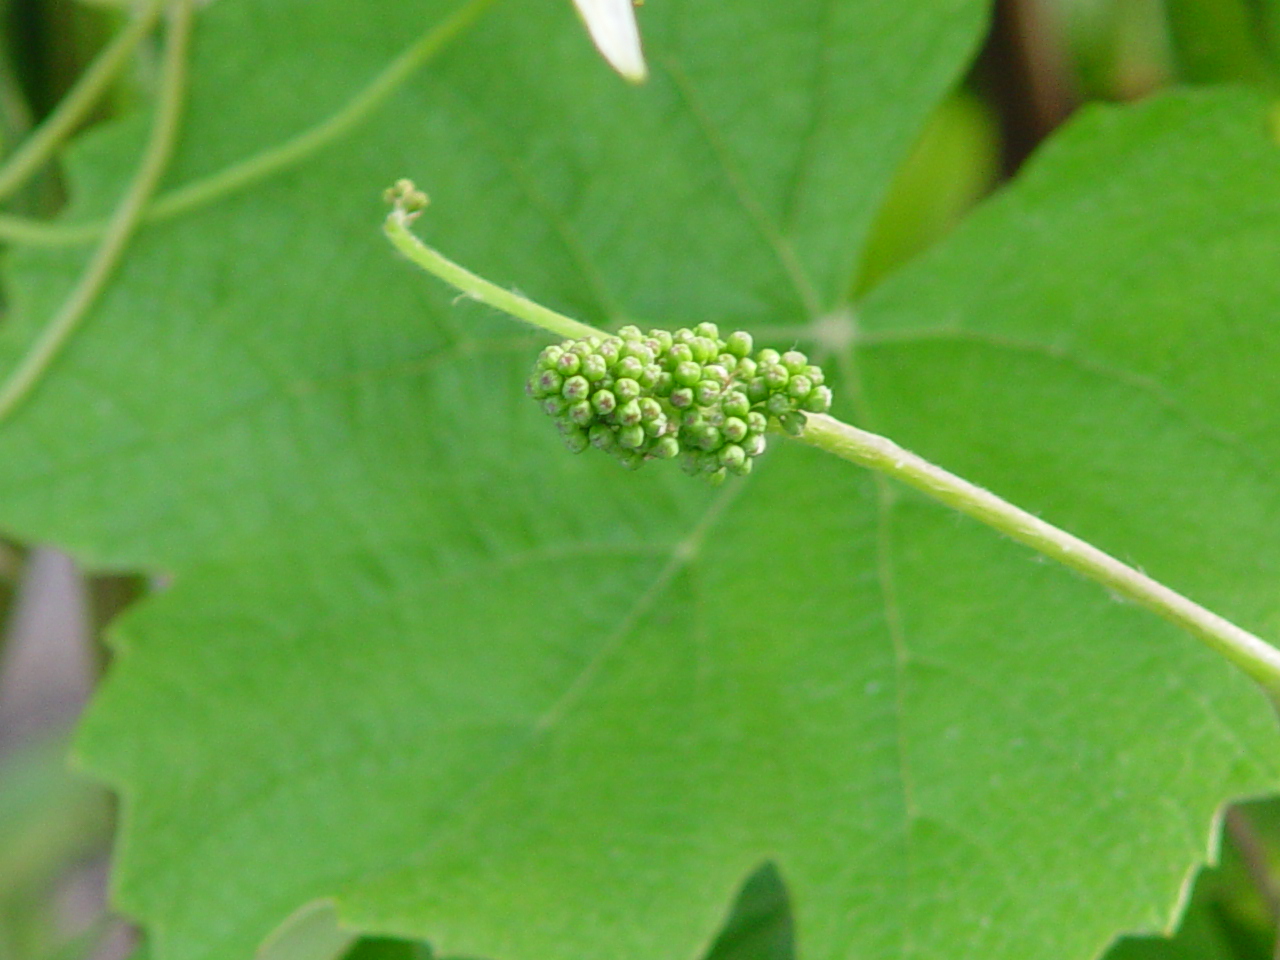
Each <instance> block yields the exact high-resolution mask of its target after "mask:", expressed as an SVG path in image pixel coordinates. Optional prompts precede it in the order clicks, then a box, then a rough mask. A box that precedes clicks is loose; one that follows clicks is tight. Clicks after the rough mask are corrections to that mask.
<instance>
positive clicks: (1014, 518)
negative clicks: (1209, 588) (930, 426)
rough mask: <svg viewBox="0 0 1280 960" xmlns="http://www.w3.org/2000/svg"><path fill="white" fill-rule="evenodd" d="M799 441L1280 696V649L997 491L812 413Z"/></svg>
mask: <svg viewBox="0 0 1280 960" xmlns="http://www.w3.org/2000/svg"><path fill="white" fill-rule="evenodd" d="M799 439H800V440H801V441H802V442H804V443H807V444H809V445H811V446H814V447H817V448H818V449H819V450H825V451H827V452H828V453H833V454H835V455H836V456H837V457H841V458H843V459H845V460H849V461H850V462H852V463H856V464H858V465H860V466H863V467H868V468H870V469H872V470H877V471H879V472H880V473H883V474H885V475H886V476H890V477H892V478H894V479H895V480H900V481H901V482H903V483H905V484H907V485H908V486H911V487H914V488H915V489H917V490H919V491H921V492H922V493H924V494H926V495H927V496H929V497H932V498H933V499H934V500H937V501H940V502H941V503H944V504H946V505H947V506H949V507H952V508H953V509H955V510H958V511H960V512H961V513H964V514H967V515H968V516H970V517H973V518H974V519H975V520H979V521H981V522H982V523H985V524H986V525H987V526H989V527H993V528H994V529H996V530H999V531H1000V532H1001V533H1003V534H1005V535H1006V536H1008V537H1011V538H1012V539H1014V540H1017V541H1018V542H1019V543H1023V544H1026V545H1027V546H1029V547H1031V548H1032V549H1034V550H1038V551H1039V552H1040V553H1042V554H1044V555H1045V556H1046V557H1049V558H1050V559H1053V560H1056V561H1058V562H1059V563H1061V564H1063V565H1064V566H1067V567H1070V568H1071V569H1073V570H1075V571H1077V572H1078V573H1082V574H1084V575H1085V576H1086V577H1089V578H1090V579H1091V580H1096V581H1097V582H1098V583H1101V584H1102V585H1103V586H1105V587H1108V588H1109V589H1111V590H1113V591H1115V592H1116V593H1117V594H1119V595H1120V596H1123V597H1126V598H1128V599H1129V600H1132V601H1133V602H1134V603H1137V604H1140V605H1142V606H1144V607H1146V608H1147V609H1148V610H1151V611H1152V612H1154V613H1156V614H1158V615H1159V616H1161V617H1163V618H1164V619H1166V620H1168V621H1170V622H1171V623H1174V624H1177V625H1178V626H1180V627H1182V628H1183V629H1185V630H1187V631H1188V632H1190V633H1191V634H1193V635H1194V636H1196V637H1198V638H1199V639H1200V640H1201V641H1203V642H1204V643H1205V644H1206V645H1207V646H1209V647H1210V648H1211V649H1213V650H1215V651H1217V652H1218V653H1219V654H1221V655H1222V656H1224V657H1226V658H1227V659H1228V660H1230V661H1231V662H1232V663H1234V664H1235V665H1236V666H1238V667H1239V668H1240V669H1241V670H1243V671H1244V672H1245V673H1247V674H1248V675H1249V676H1250V677H1252V678H1253V679H1254V680H1256V681H1257V682H1258V683H1260V684H1261V685H1262V686H1263V688H1264V689H1266V690H1267V691H1269V692H1270V693H1271V694H1272V695H1273V696H1280V650H1277V649H1276V648H1275V647H1273V646H1271V645H1270V644H1269V643H1267V642H1266V641H1265V640H1262V639H1261V638H1260V637H1256V636H1254V635H1253V634H1252V633H1249V632H1248V631H1247V630H1242V629H1241V628H1240V627H1237V626H1236V625H1235V624H1234V623H1231V622H1230V621H1228V620H1225V619H1223V618H1222V617H1220V616H1218V615H1217V614H1216V613H1213V612H1212V611H1210V610H1206V609H1205V608H1204V607H1202V606H1200V605H1199V604H1198V603H1195V602H1193V601H1191V600H1188V599H1187V598H1186V597H1184V596H1182V595H1181V594H1180V593H1177V592H1175V591H1173V590H1170V589H1169V588H1168V587H1166V586H1164V585H1163V584H1161V583H1157V582H1156V581H1155V580H1153V579H1151V578H1150V577H1148V576H1147V575H1146V574H1144V573H1141V572H1139V571H1138V570H1135V569H1134V568H1133V567H1130V566H1128V565H1127V564H1124V563H1121V562H1120V561H1119V560H1117V559H1115V557H1112V556H1110V555H1109V554H1107V553H1104V552H1103V551H1101V550H1099V549H1098V548H1097V547H1095V546H1093V545H1092V544H1089V543H1086V542H1085V541H1083V540H1081V539H1080V538H1079V537H1074V536H1072V535H1071V534H1069V533H1067V532H1066V531H1064V530H1059V529H1058V528H1057V527H1055V526H1053V525H1052V524H1048V523H1045V522H1044V521H1043V520H1041V519H1040V518H1039V517H1036V516H1033V515H1032V514H1030V513H1027V511H1025V510H1022V509H1020V508H1019V507H1015V506H1014V505H1013V504H1011V503H1009V502H1007V501H1005V500H1002V499H1000V498H999V497H997V496H996V495H995V494H993V493H991V492H989V491H987V490H983V489H982V488H981V487H978V486H975V485H974V484H972V483H969V482H968V481H967V480H962V479H961V478H960V477H957V476H956V475H955V474H952V473H948V472H947V471H946V470H943V469H942V468H941V467H938V466H935V465H934V464H932V463H929V462H928V461H927V460H924V459H923V458H921V457H918V456H916V455H915V454H914V453H911V452H910V451H908V450H905V449H903V448H902V447H900V446H898V445H897V444H896V443H894V442H893V441H892V440H889V439H887V438H886V437H882V436H879V435H877V434H874V433H868V432H867V431H866V430H860V429H858V428H857V427H853V426H850V425H849V424H847V423H841V422H840V421H839V420H836V419H834V418H833V417H829V416H826V415H825V414H811V415H809V417H808V421H807V423H806V425H805V428H804V432H803V433H802V434H801V435H800V437H799Z"/></svg>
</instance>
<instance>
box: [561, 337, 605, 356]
mask: <svg viewBox="0 0 1280 960" xmlns="http://www.w3.org/2000/svg"><path fill="white" fill-rule="evenodd" d="M595 349H596V348H595V347H593V346H592V345H591V342H590V341H589V340H573V341H571V342H570V343H569V349H568V351H567V352H568V353H571V354H573V355H574V356H575V357H577V358H578V359H579V360H581V359H582V358H583V357H585V356H587V355H588V354H590V353H594V352H595ZM560 359H561V360H562V361H563V359H564V358H563V357H561V358H560Z"/></svg>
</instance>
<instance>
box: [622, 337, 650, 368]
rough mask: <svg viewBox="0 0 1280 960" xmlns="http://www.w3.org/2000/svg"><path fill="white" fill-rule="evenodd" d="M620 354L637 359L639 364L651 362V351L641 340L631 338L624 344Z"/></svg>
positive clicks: (645, 364)
mask: <svg viewBox="0 0 1280 960" xmlns="http://www.w3.org/2000/svg"><path fill="white" fill-rule="evenodd" d="M622 356H623V357H630V358H631V359H632V360H639V361H640V365H641V366H648V365H649V364H651V363H653V351H652V350H650V349H649V347H648V346H647V345H646V344H645V343H644V341H643V340H632V341H630V342H628V343H626V344H624V345H623V347H622Z"/></svg>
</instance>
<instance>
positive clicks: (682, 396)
mask: <svg viewBox="0 0 1280 960" xmlns="http://www.w3.org/2000/svg"><path fill="white" fill-rule="evenodd" d="M670 400H671V405H672V406H673V407H675V408H676V409H677V410H683V409H685V408H686V407H691V406H693V391H692V390H690V389H689V388H688V387H680V388H679V389H678V390H672V391H671V398H670Z"/></svg>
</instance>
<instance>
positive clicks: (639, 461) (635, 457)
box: [615, 450, 644, 470]
mask: <svg viewBox="0 0 1280 960" xmlns="http://www.w3.org/2000/svg"><path fill="white" fill-rule="evenodd" d="M615 454H616V456H617V458H618V463H620V464H622V467H623V469H626V470H639V469H640V468H641V467H643V466H644V456H643V454H640V453H637V452H635V451H634V450H633V451H630V452H627V451H623V450H618V451H615Z"/></svg>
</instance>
